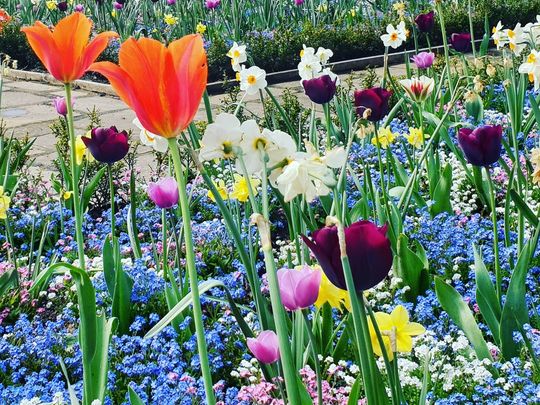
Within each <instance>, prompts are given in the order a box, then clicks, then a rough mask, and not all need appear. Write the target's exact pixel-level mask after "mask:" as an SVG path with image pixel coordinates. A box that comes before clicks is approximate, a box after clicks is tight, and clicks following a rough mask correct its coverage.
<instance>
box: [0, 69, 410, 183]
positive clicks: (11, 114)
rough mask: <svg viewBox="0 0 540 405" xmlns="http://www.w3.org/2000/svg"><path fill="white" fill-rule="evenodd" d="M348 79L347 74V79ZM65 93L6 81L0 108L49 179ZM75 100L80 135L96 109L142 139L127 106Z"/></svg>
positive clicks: (144, 165) (91, 96)
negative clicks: (54, 127) (54, 128)
mask: <svg viewBox="0 0 540 405" xmlns="http://www.w3.org/2000/svg"><path fill="white" fill-rule="evenodd" d="M394 69H395V70H398V72H396V73H398V74H400V73H401V72H399V71H401V70H403V68H402V67H396V68H392V70H393V71H394ZM345 76H348V75H344V76H343V77H345ZM271 88H272V92H273V94H274V95H275V96H276V97H279V96H280V95H281V94H282V93H283V91H284V89H290V91H291V92H293V93H301V92H302V88H301V86H300V82H299V81H295V82H290V83H281V84H277V85H274V86H271ZM63 95H64V91H63V88H62V87H61V86H59V85H58V86H57V85H52V84H46V83H42V82H35V81H21V80H13V79H7V78H5V79H4V86H3V91H2V98H1V103H2V105H1V106H0V120H3V123H4V125H5V127H6V128H7V130H8V134H9V135H11V134H13V135H14V136H15V137H17V138H22V137H24V136H28V137H29V138H36V141H35V143H34V145H33V147H32V149H31V151H30V153H31V155H32V157H33V158H35V161H34V164H33V169H35V170H38V171H42V172H43V173H44V174H45V175H46V176H47V177H48V175H49V174H50V172H51V171H52V170H54V166H53V164H52V161H53V160H54V159H55V158H56V149H55V139H54V136H53V135H52V132H51V129H50V126H51V124H52V123H53V122H54V121H55V120H56V119H57V118H58V116H57V114H56V111H55V110H54V107H53V105H52V100H53V99H54V97H56V96H63ZM73 96H74V99H75V105H74V119H75V130H76V131H77V132H78V133H79V134H81V135H82V134H84V133H85V132H86V130H87V127H88V124H89V119H88V116H87V113H88V111H89V110H92V109H93V108H95V109H96V110H97V111H99V113H100V117H101V120H102V125H103V126H111V125H115V126H116V127H118V128H119V129H132V130H133V137H134V139H137V140H138V134H139V130H138V129H137V128H136V127H135V126H134V125H133V123H132V121H133V119H134V118H135V114H134V113H133V112H132V111H131V110H130V109H129V108H127V106H126V105H125V104H124V103H123V102H122V101H121V100H119V99H118V98H116V97H114V96H106V95H104V94H100V93H94V92H91V91H87V90H81V89H75V90H74V91H73ZM224 98H225V95H215V96H211V97H210V103H211V105H212V111H213V112H214V113H215V112H216V111H218V110H219V107H220V105H221V102H222V100H223V99H224ZM299 100H300V101H301V102H305V103H306V105H308V103H309V100H308V99H307V97H299ZM244 102H245V104H246V108H247V109H248V110H249V111H252V112H254V113H255V114H259V113H261V112H262V105H261V102H260V99H259V97H258V96H251V97H249V96H248V97H246V98H245V99H244ZM205 118H206V114H205V111H204V106H203V105H202V103H201V106H200V109H199V111H198V113H197V116H196V119H205ZM139 151H140V152H141V153H140V156H139V158H138V166H139V168H140V169H141V171H142V172H143V173H144V174H146V173H149V172H150V167H152V166H153V161H154V159H153V154H152V152H151V150H150V149H149V148H147V147H141V148H140V149H139Z"/></svg>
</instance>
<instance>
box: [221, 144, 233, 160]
mask: <svg viewBox="0 0 540 405" xmlns="http://www.w3.org/2000/svg"><path fill="white" fill-rule="evenodd" d="M221 146H222V147H223V157H224V158H225V159H229V158H232V157H234V152H233V148H232V142H230V141H225V142H223V143H222V144H221Z"/></svg>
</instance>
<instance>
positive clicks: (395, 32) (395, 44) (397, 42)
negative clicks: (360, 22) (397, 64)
mask: <svg viewBox="0 0 540 405" xmlns="http://www.w3.org/2000/svg"><path fill="white" fill-rule="evenodd" d="M381 40H382V41H383V43H384V46H386V47H392V48H393V49H396V48H399V47H400V46H401V45H402V44H403V42H404V41H406V40H407V32H406V30H405V24H404V23H403V25H401V23H400V24H399V25H398V28H394V26H393V25H392V24H388V25H387V26H386V34H383V35H381Z"/></svg>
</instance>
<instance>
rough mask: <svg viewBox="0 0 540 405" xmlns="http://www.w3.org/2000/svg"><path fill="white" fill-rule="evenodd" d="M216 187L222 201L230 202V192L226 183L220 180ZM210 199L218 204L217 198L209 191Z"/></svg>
mask: <svg viewBox="0 0 540 405" xmlns="http://www.w3.org/2000/svg"><path fill="white" fill-rule="evenodd" d="M214 185H215V186H216V188H217V191H218V193H219V195H220V196H221V199H222V200H228V199H229V192H228V190H227V186H226V185H225V182H224V181H223V180H218V181H217V183H214ZM208 198H210V199H211V200H212V201H213V202H216V198H215V197H214V193H212V191H210V190H208Z"/></svg>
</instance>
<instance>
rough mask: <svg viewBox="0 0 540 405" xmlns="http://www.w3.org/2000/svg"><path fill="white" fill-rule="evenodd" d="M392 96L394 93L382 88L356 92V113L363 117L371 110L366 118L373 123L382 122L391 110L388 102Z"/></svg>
mask: <svg viewBox="0 0 540 405" xmlns="http://www.w3.org/2000/svg"><path fill="white" fill-rule="evenodd" d="M391 96H392V92H391V91H388V90H385V89H383V88H382V87H373V88H371V89H366V90H356V91H355V92H354V105H355V106H356V113H357V114H358V115H359V116H360V117H362V116H364V112H365V111H366V110H370V114H369V116H368V117H365V118H366V119H367V120H369V121H371V122H377V121H380V120H381V119H382V118H383V117H384V116H385V115H386V114H388V111H389V110H390V107H389V105H388V101H389V100H390V97H391Z"/></svg>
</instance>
